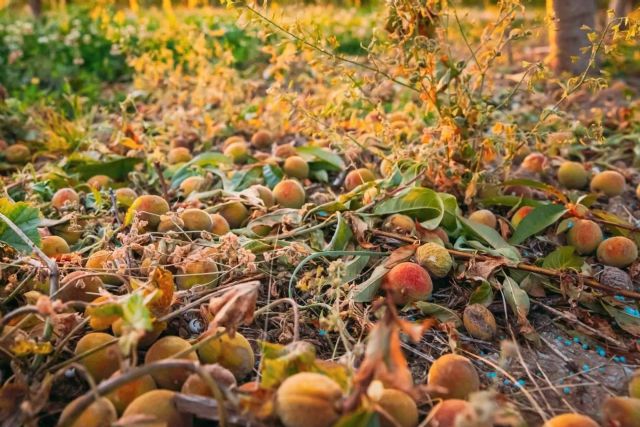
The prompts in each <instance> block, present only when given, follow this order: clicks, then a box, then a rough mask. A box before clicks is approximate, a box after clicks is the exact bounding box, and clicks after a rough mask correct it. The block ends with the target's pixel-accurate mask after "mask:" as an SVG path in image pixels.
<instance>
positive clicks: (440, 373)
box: [427, 354, 480, 399]
mask: <svg viewBox="0 0 640 427" xmlns="http://www.w3.org/2000/svg"><path fill="white" fill-rule="evenodd" d="M427 381H428V385H429V386H430V387H434V389H437V391H434V392H433V393H431V395H432V396H433V397H440V398H442V399H466V398H468V397H469V395H470V394H471V393H473V392H475V391H478V390H479V389H480V378H479V377H478V371H477V370H476V368H475V366H473V364H472V363H471V362H470V361H469V359H467V358H466V357H464V356H460V355H457V354H445V355H444V356H440V357H439V358H438V359H436V361H435V362H433V365H431V368H430V369H429V373H428V376H427Z"/></svg>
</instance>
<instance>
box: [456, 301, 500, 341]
mask: <svg viewBox="0 0 640 427" xmlns="http://www.w3.org/2000/svg"><path fill="white" fill-rule="evenodd" d="M462 322H463V323H464V327H465V329H466V330H467V332H469V335H471V336H472V337H474V338H477V339H479V340H485V341H490V340H491V339H493V337H494V336H495V335H496V331H497V326H496V318H495V317H494V316H493V313H491V312H490V311H489V309H487V308H486V307H485V306H484V305H481V304H471V305H469V306H467V307H466V308H465V309H464V313H463V316H462Z"/></svg>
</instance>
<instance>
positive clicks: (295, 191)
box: [273, 179, 306, 209]
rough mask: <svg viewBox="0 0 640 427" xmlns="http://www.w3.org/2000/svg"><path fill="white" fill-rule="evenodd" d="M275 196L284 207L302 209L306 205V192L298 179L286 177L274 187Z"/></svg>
mask: <svg viewBox="0 0 640 427" xmlns="http://www.w3.org/2000/svg"><path fill="white" fill-rule="evenodd" d="M273 197H274V198H275V199H276V202H277V203H278V204H279V205H280V206H282V207H283V208H293V209H300V208H301V207H302V205H304V201H305V198H306V194H305V191H304V188H303V187H302V185H301V184H300V183H299V182H298V181H295V180H293V179H285V180H282V181H280V182H279V183H278V184H276V186H275V187H274V188H273Z"/></svg>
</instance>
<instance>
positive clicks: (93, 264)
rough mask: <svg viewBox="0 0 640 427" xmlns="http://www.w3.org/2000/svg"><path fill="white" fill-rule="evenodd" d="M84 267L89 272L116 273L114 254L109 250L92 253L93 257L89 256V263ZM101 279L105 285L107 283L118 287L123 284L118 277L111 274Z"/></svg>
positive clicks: (102, 276) (104, 275)
mask: <svg viewBox="0 0 640 427" xmlns="http://www.w3.org/2000/svg"><path fill="white" fill-rule="evenodd" d="M84 266H85V268H86V269H88V270H95V271H98V272H99V271H104V272H107V273H115V272H116V269H115V263H114V260H113V252H111V251H108V250H100V251H96V252H94V253H92V254H91V255H89V258H87V262H86V264H85V265H84ZM99 277H100V279H102V281H103V282H104V283H107V284H111V285H117V284H119V283H121V280H120V279H118V278H117V277H116V276H113V275H111V274H103V275H101V276H99Z"/></svg>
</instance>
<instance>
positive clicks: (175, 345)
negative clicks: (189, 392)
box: [144, 335, 198, 390]
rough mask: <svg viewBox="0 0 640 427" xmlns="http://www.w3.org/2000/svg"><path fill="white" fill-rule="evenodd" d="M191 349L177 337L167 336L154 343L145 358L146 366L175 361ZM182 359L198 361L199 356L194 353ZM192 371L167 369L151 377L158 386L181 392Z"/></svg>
mask: <svg viewBox="0 0 640 427" xmlns="http://www.w3.org/2000/svg"><path fill="white" fill-rule="evenodd" d="M189 348H191V344H189V342H188V341H187V340H184V339H182V338H180V337H176V336H172V335H170V336H166V337H164V338H160V339H159V340H158V341H156V342H155V343H153V345H152V346H151V347H149V350H148V351H147V354H146V356H145V358H144V362H145V363H146V364H150V363H153V362H157V361H159V360H163V359H174V358H175V357H174V356H175V355H176V354H178V353H181V352H183V351H185V350H188V349H189ZM180 359H185V360H191V361H194V362H197V361H198V356H197V355H196V353H195V352H194V351H192V352H190V353H187V354H186V355H184V356H182V357H180ZM189 374H190V371H188V370H186V369H182V368H167V369H164V370H162V371H154V372H153V373H152V374H151V376H152V377H153V379H154V380H155V382H156V384H157V385H158V386H160V387H162V388H166V389H168V390H180V388H181V387H182V384H184V382H185V381H186V379H187V377H188V376H189Z"/></svg>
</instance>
